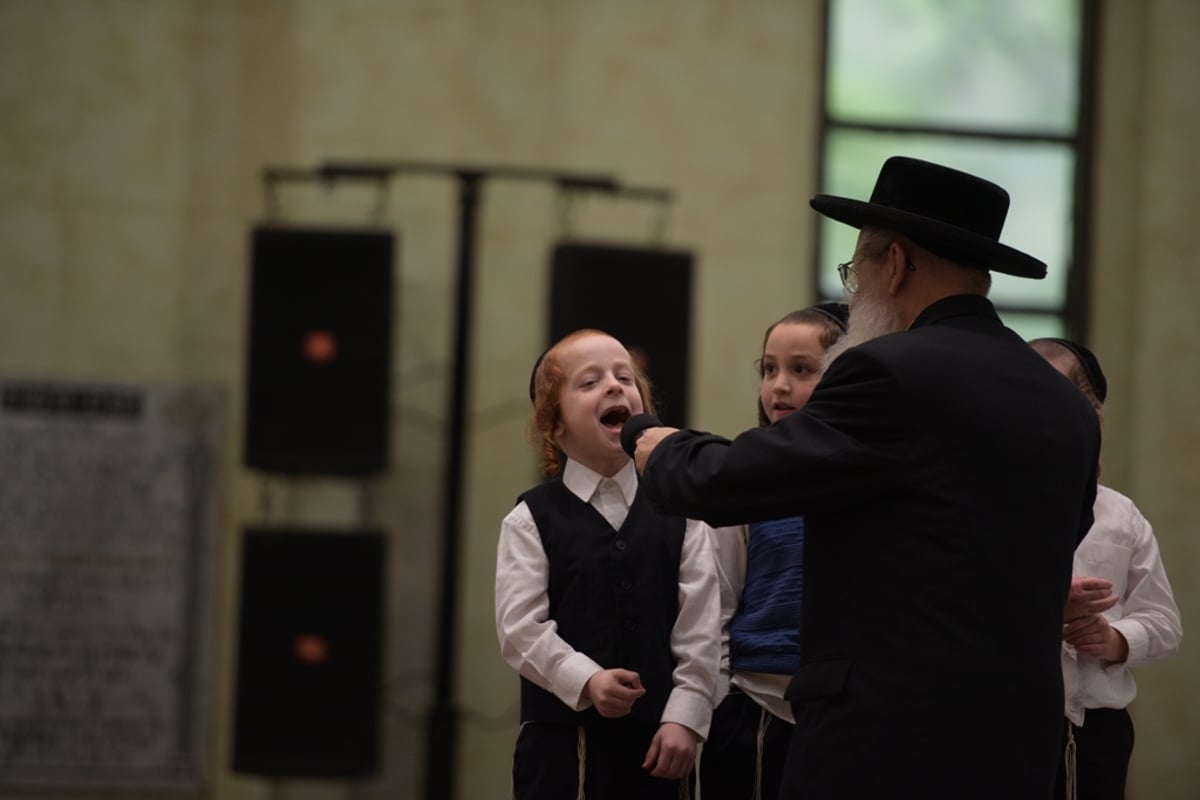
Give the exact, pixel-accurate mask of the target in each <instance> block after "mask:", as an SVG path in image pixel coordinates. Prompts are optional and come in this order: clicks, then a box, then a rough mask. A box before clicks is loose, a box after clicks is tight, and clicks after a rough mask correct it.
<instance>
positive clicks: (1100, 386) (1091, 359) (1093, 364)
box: [1046, 336, 1108, 403]
mask: <svg viewBox="0 0 1200 800" xmlns="http://www.w3.org/2000/svg"><path fill="white" fill-rule="evenodd" d="M1046 341H1049V342H1054V343H1055V344H1060V345H1062V346H1063V347H1065V348H1067V349H1068V350H1070V351H1071V353H1072V355H1074V356H1075V357H1076V358H1077V359H1079V363H1080V365H1081V366H1083V371H1084V373H1085V374H1087V377H1088V381H1089V382H1090V383H1091V384H1092V388H1093V389H1095V390H1096V398H1097V399H1098V400H1099V401H1100V402H1101V403H1103V402H1104V398H1105V397H1107V396H1108V381H1107V380H1105V379H1104V371H1103V370H1101V369H1100V361H1099V359H1097V358H1096V356H1095V354H1093V353H1092V351H1091V350H1088V349H1087V348H1086V347H1084V346H1083V345H1081V344H1080V343H1079V342H1073V341H1071V340H1070V339H1058V338H1056V337H1053V336H1047V337H1046Z"/></svg>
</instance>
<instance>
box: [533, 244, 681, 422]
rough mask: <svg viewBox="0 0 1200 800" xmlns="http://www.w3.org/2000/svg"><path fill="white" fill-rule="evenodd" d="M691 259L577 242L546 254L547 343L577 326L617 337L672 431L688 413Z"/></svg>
mask: <svg viewBox="0 0 1200 800" xmlns="http://www.w3.org/2000/svg"><path fill="white" fill-rule="evenodd" d="M692 261H693V259H692V254H691V253H690V252H686V251H680V250H663V249H652V248H644V249H641V248H633V247H624V246H618V245H611V244H599V243H583V242H564V243H561V244H559V245H558V246H556V247H555V248H554V251H553V255H552V271H551V287H550V304H551V305H550V343H554V342H556V341H558V340H559V339H561V338H562V337H563V336H565V335H566V334H568V333H570V332H571V331H574V330H578V329H579V328H598V329H600V330H602V331H605V332H606V333H610V334H612V335H613V336H615V337H616V338H617V339H620V340H621V342H623V343H624V344H625V346H626V347H628V348H629V349H630V351H631V352H633V354H634V357H635V358H636V359H638V360H639V361H640V362H641V365H642V367H643V369H644V370H645V371H646V374H647V375H648V376H649V377H650V381H651V383H653V385H654V398H655V404H656V405H657V406H658V411H659V417H660V418H661V419H662V420H663V422H664V423H666V424H667V425H672V426H674V427H679V428H682V427H686V425H687V418H688V367H689V364H688V362H689V358H690V340H691V317H692Z"/></svg>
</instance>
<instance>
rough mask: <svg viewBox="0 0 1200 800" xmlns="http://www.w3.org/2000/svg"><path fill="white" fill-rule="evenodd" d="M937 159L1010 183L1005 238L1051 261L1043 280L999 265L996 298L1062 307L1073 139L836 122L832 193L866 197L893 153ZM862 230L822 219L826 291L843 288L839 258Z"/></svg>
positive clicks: (828, 174) (829, 158)
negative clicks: (891, 129) (878, 129)
mask: <svg viewBox="0 0 1200 800" xmlns="http://www.w3.org/2000/svg"><path fill="white" fill-rule="evenodd" d="M893 155H906V156H912V157H914V158H922V159H925V160H927V161H935V162H937V163H939V164H945V165H946V166H948V167H953V168H955V169H961V170H963V171H965V172H970V173H972V174H974V175H979V176H980V177H983V178H987V179H988V180H991V181H994V182H995V183H998V184H1000V185H1001V186H1003V187H1004V188H1005V189H1006V190H1008V194H1009V198H1010V205H1009V212H1008V219H1007V220H1006V221H1005V223H1004V230H1003V231H1002V232H1001V234H1000V241H1001V242H1003V243H1004V244H1006V245H1008V246H1009V247H1015V248H1016V249H1018V250H1022V251H1024V252H1026V253H1029V254H1030V255H1032V256H1034V257H1035V258H1038V259H1041V260H1042V261H1045V262H1046V265H1047V274H1046V277H1045V279H1043V280H1029V279H1028V278H1017V277H1013V276H1011V275H1003V274H1000V273H995V272H994V273H992V292H991V298H992V300H993V301H994V302H995V303H996V304H997V305H1017V306H1023V307H1031V308H1039V309H1040V308H1044V309H1046V310H1047V311H1055V312H1056V311H1059V310H1060V309H1061V308H1062V305H1063V301H1064V297H1065V292H1066V279H1067V265H1068V264H1069V263H1070V258H1069V256H1070V253H1071V224H1072V219H1071V200H1072V194H1071V182H1072V177H1073V161H1074V156H1073V154H1072V152H1071V148H1070V147H1068V146H1067V145H1062V144H1052V143H1042V142H1038V143H1027V142H1007V141H1005V142H1001V141H996V140H989V139H967V138H962V137H949V136H929V135H919V134H894V133H887V134H884V133H871V132H863V131H847V130H837V129H831V130H830V132H829V134H828V136H827V138H826V149H825V178H824V185H823V187H822V189H821V191H822V192H823V193H825V194H833V195H839V196H842V197H851V198H854V199H857V200H866V199H868V198H869V197H870V196H871V190H872V189H873V188H874V186H875V178H876V177H877V176H878V175H879V168H880V167H881V166H882V165H883V162H884V161H886V160H887V158H888V157H889V156H893ZM857 236H858V231H857V230H855V229H854V228H851V227H850V226H848V225H844V224H842V223H839V222H834V221H832V220H829V219H824V218H823V219H822V227H821V263H820V264H819V265H818V270H817V272H818V275H819V281H820V290H821V294H822V295H824V296H830V297H836V296H839V295H840V294H841V283H840V282H839V281H838V278H837V273H836V270H835V269H834V265H835V264H836V263H837V262H839V261H846V260H847V259H849V258H850V256H851V255H853V254H854V242H855V239H856V237H857Z"/></svg>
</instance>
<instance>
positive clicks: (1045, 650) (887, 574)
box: [643, 295, 1100, 800]
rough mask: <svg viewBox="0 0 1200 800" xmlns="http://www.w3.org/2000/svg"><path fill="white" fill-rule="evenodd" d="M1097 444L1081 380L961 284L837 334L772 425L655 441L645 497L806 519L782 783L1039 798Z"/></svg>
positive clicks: (735, 515)
mask: <svg viewBox="0 0 1200 800" xmlns="http://www.w3.org/2000/svg"><path fill="white" fill-rule="evenodd" d="M1099 447H1100V434H1099V425H1098V421H1097V418H1096V414H1095V412H1094V411H1093V410H1092V408H1091V406H1090V405H1089V404H1088V402H1087V401H1086V400H1085V398H1084V396H1083V394H1082V393H1081V392H1080V391H1079V390H1078V389H1077V388H1076V387H1075V386H1073V385H1072V384H1071V383H1070V382H1069V381H1068V380H1067V379H1065V378H1064V377H1062V376H1061V375H1060V374H1059V373H1058V372H1057V371H1055V370H1054V369H1053V368H1052V367H1050V366H1049V365H1048V364H1047V363H1046V362H1045V361H1044V360H1043V359H1042V357H1041V356H1039V355H1038V354H1037V353H1035V352H1034V351H1033V350H1032V349H1031V348H1029V347H1028V346H1027V345H1026V343H1025V342H1024V341H1023V340H1021V338H1020V337H1019V336H1017V335H1016V334H1015V333H1013V332H1012V331H1011V330H1009V329H1007V328H1005V327H1004V326H1003V325H1002V323H1001V321H1000V319H999V317H998V316H997V315H996V312H995V310H994V309H993V307H992V305H991V303H990V302H989V301H988V300H987V299H986V298H983V297H979V296H974V295H962V296H956V297H950V298H946V299H944V300H941V301H938V302H937V303H934V304H933V305H931V306H930V307H929V308H927V309H926V310H925V311H924V312H923V313H922V314H921V315H920V316H919V317H918V318H917V320H916V321H915V322H914V323H913V324H912V326H910V328H909V329H908V330H907V331H905V332H903V333H896V334H891V335H888V336H884V337H881V338H879V339H875V340H873V341H870V342H868V343H866V344H863V345H860V346H858V347H854V348H851V349H849V350H847V351H846V352H845V353H843V354H842V355H841V356H840V357H839V358H838V359H837V360H836V361H835V362H834V363H833V364H832V366H831V367H830V369H829V371H828V372H827V373H826V374H825V376H824V377H823V378H822V380H821V382H820V384H819V385H818V386H817V388H816V390H815V391H814V392H813V395H812V398H811V400H810V401H809V403H808V405H807V406H806V407H805V408H804V409H802V410H800V411H797V412H795V413H793V414H791V415H789V416H788V417H785V418H784V419H783V420H781V421H780V422H778V423H777V424H775V425H773V426H771V427H769V428H762V429H757V430H753V431H749V432H747V433H744V434H742V435H741V436H739V437H737V438H736V439H735V440H733V441H732V442H731V441H729V440H726V439H722V438H720V437H717V436H713V435H710V434H703V433H699V432H695V431H681V432H680V433H677V434H674V435H672V436H670V437H668V438H667V439H665V440H664V441H663V442H662V443H660V445H659V446H658V448H657V449H655V451H654V452H653V453H652V455H651V457H650V459H649V461H648V463H647V465H646V469H645V474H644V476H643V484H644V485H645V486H646V487H647V489H648V491H649V494H650V498H651V502H652V504H653V505H655V507H656V508H657V509H658V510H659V511H664V512H669V513H674V514H680V515H686V516H688V517H692V518H700V519H704V520H706V521H708V522H710V523H712V524H713V525H729V524H736V523H743V522H751V521H755V520H761V519H772V518H778V517H784V516H791V515H796V514H802V515H804V517H805V531H806V533H805V554H804V564H805V576H804V597H803V611H802V614H801V620H799V624H800V626H801V650H802V652H801V665H800V668H799V671H798V672H797V673H796V675H795V677H794V678H793V680H792V682H791V686H790V688H789V692H788V696H789V698H790V699H791V700H792V701H793V706H794V709H795V711H796V728H795V731H794V734H793V743H792V749H791V752H790V754H789V759H788V767H787V774H786V776H785V789H784V792H783V794H782V795H781V797H782V798H791V797H797V798H800V797H803V798H858V797H864V798H865V797H880V798H883V797H887V798H908V797H912V798H918V797H919V798H1005V800H1014V799H1015V798H1021V799H1022V800H1027V799H1028V798H1049V797H1050V794H1051V791H1052V788H1053V785H1054V777H1055V770H1056V766H1057V758H1058V755H1059V752H1060V750H1059V746H1060V736H1061V731H1062V719H1063V696H1062V675H1061V667H1060V663H1059V652H1060V647H1061V636H1062V624H1063V605H1064V603H1065V601H1066V597H1067V592H1068V589H1069V586H1070V579H1071V562H1072V554H1073V551H1074V549H1075V546H1076V544H1077V543H1078V542H1079V540H1080V539H1081V538H1082V537H1083V535H1084V534H1085V533H1086V532H1087V530H1088V528H1089V527H1090V526H1091V523H1092V502H1093V499H1094V497H1095V492H1096V470H1097V465H1098V458H1099Z"/></svg>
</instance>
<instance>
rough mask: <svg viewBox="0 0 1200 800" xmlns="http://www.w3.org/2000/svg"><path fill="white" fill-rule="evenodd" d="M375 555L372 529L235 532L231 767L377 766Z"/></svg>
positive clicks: (267, 771)
mask: <svg viewBox="0 0 1200 800" xmlns="http://www.w3.org/2000/svg"><path fill="white" fill-rule="evenodd" d="M384 556H385V553H384V538H383V534H382V533H380V532H377V531H308V530H278V529H265V528H259V529H248V530H246V531H245V533H244V538H243V543H242V586H241V589H242V596H241V627H240V631H239V634H238V657H237V701H236V708H235V712H234V736H233V769H234V771H236V772H246V773H252V774H256V775H269V776H300V777H324V778H346V777H362V776H368V775H373V774H375V773H376V772H377V771H378V768H379V725H380V718H381V715H382V708H381V706H380V687H381V670H382V664H381V655H382V646H381V638H382V630H383V587H384V578H383V575H384V572H383V570H384Z"/></svg>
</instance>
